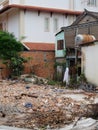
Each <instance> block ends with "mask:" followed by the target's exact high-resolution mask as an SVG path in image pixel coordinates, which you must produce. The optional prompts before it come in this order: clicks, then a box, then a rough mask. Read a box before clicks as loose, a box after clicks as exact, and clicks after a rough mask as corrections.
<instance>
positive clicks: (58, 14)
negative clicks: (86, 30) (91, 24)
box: [0, 0, 98, 61]
mask: <svg viewBox="0 0 98 130" xmlns="http://www.w3.org/2000/svg"><path fill="white" fill-rule="evenodd" d="M97 7H98V3H97V0H79V1H77V0H66V1H65V0H53V1H50V0H3V1H1V3H0V30H3V31H8V32H10V33H13V34H14V35H15V37H16V38H17V39H18V40H21V41H22V42H23V43H24V44H27V43H28V44H30V46H31V43H32V45H33V44H34V45H35V44H36V49H35V48H34V49H32V51H37V50H38V46H39V45H40V44H41V45H42V47H44V45H45V44H48V45H49V46H53V45H54V43H55V34H56V33H57V32H59V31H61V27H67V26H69V25H71V24H72V23H73V22H74V21H75V20H76V18H77V16H78V15H80V14H81V13H82V11H83V10H84V8H87V9H89V10H95V11H97V10H98V8H97ZM62 36H63V35H61V37H62ZM59 37H60V36H59ZM42 47H41V50H43V49H42ZM61 47H62V46H61ZM49 48H51V47H49ZM64 48H65V45H64ZM59 49H60V46H59ZM38 51H39V50H38ZM45 51H46V49H45ZM48 51H49V50H48ZM50 51H51V50H50ZM58 54H60V55H65V52H64V51H63V52H61V50H59V52H57V55H58ZM54 61H55V60H54Z"/></svg>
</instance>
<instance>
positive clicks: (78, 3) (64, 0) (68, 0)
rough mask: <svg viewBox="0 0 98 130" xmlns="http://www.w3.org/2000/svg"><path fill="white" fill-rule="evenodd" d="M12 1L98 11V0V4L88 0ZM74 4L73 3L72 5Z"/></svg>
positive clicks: (12, 1)
mask: <svg viewBox="0 0 98 130" xmlns="http://www.w3.org/2000/svg"><path fill="white" fill-rule="evenodd" d="M9 1H10V3H12V4H13V3H15V4H19V3H20V4H25V5H30V6H31V5H32V6H42V7H49V8H58V9H69V10H70V9H71V10H77V11H83V10H84V9H88V10H89V11H98V1H97V6H96V7H95V6H89V5H87V2H83V1H87V0H9ZM72 4H73V5H72Z"/></svg>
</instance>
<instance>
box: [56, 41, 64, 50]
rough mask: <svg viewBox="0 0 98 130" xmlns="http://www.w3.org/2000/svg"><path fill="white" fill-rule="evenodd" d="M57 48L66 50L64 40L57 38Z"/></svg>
mask: <svg viewBox="0 0 98 130" xmlns="http://www.w3.org/2000/svg"><path fill="white" fill-rule="evenodd" d="M57 50H64V40H63V39H60V40H57Z"/></svg>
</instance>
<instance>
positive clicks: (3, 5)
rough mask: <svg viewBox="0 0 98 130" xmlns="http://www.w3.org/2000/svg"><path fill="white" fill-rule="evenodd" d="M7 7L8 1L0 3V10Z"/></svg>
mask: <svg viewBox="0 0 98 130" xmlns="http://www.w3.org/2000/svg"><path fill="white" fill-rule="evenodd" d="M7 5H9V0H4V1H3V2H0V9H2V8H3V7H5V6H7Z"/></svg>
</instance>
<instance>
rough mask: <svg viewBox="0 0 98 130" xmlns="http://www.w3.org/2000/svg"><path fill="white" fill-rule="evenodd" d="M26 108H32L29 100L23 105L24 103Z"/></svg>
mask: <svg viewBox="0 0 98 130" xmlns="http://www.w3.org/2000/svg"><path fill="white" fill-rule="evenodd" d="M24 106H25V107H26V108H32V106H33V105H32V104H31V103H30V102H27V103H25V105H24Z"/></svg>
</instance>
